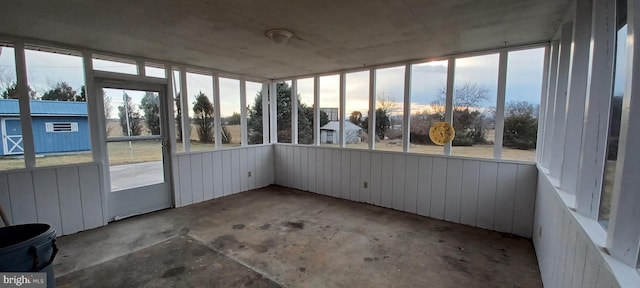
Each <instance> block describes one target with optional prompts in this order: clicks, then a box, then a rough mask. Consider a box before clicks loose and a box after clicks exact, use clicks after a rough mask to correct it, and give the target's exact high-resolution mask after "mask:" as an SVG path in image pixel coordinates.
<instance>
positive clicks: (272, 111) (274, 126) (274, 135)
mask: <svg viewBox="0 0 640 288" xmlns="http://www.w3.org/2000/svg"><path fill="white" fill-rule="evenodd" d="M276 85H277V84H276V83H275V82H273V81H272V82H269V119H270V120H271V121H270V122H269V129H270V131H269V135H270V136H271V143H278V111H277V110H278V95H277V93H278V92H277V87H276Z"/></svg>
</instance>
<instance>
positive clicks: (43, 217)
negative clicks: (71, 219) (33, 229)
mask: <svg viewBox="0 0 640 288" xmlns="http://www.w3.org/2000/svg"><path fill="white" fill-rule="evenodd" d="M33 177H34V179H37V181H34V182H33V189H34V191H35V197H36V198H35V202H36V210H37V211H38V222H40V223H47V224H49V225H51V227H53V228H54V229H56V232H57V233H58V235H60V234H61V233H62V218H61V216H60V204H59V203H60V200H59V199H58V178H57V176H56V170H55V169H46V170H39V171H34V172H33ZM83 200H84V198H83ZM100 203H101V201H99V202H98V204H100ZM100 211H102V207H100ZM100 217H102V213H100ZM100 222H102V219H100Z"/></svg>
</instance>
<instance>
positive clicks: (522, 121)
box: [502, 48, 544, 162]
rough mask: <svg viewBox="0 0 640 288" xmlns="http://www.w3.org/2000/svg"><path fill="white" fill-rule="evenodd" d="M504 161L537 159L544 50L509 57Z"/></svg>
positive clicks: (526, 51)
mask: <svg viewBox="0 0 640 288" xmlns="http://www.w3.org/2000/svg"><path fill="white" fill-rule="evenodd" d="M507 59H508V60H507V82H506V91H505V109H504V134H503V139H502V147H503V148H502V159H507V160H523V161H532V162H533V161H535V160H536V139H537V133H538V111H539V109H540V94H541V92H542V85H541V83H542V74H543V73H542V69H543V64H544V48H536V49H528V50H520V51H511V52H509V53H508V56H507Z"/></svg>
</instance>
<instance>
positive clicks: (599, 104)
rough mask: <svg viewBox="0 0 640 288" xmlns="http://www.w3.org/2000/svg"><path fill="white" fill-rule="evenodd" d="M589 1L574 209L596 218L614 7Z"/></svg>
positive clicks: (605, 133) (608, 104) (606, 126)
mask: <svg viewBox="0 0 640 288" xmlns="http://www.w3.org/2000/svg"><path fill="white" fill-rule="evenodd" d="M593 5H594V6H593V19H592V25H591V27H592V28H591V29H592V30H591V45H590V53H589V54H590V57H589V58H590V60H589V69H588V76H587V81H588V82H587V97H586V105H585V106H586V107H587V110H586V111H585V115H584V117H585V121H584V126H583V134H582V141H581V143H582V149H581V153H580V166H579V168H578V169H579V174H578V186H577V189H576V191H577V193H576V210H577V211H578V213H580V214H582V215H585V216H587V217H590V218H592V219H596V220H597V219H598V208H599V207H600V197H599V195H600V193H601V191H602V179H603V175H604V163H605V161H606V150H607V148H606V146H607V137H608V134H609V133H608V130H609V124H608V123H609V122H608V121H607V120H606V119H610V117H609V113H610V107H611V87H612V85H613V63H614V61H615V53H614V51H615V49H616V47H615V46H616V45H615V43H616V42H615V39H616V29H615V27H616V21H615V13H616V7H615V4H614V3H612V2H611V1H608V0H594V1H593Z"/></svg>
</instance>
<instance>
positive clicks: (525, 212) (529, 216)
mask: <svg viewBox="0 0 640 288" xmlns="http://www.w3.org/2000/svg"><path fill="white" fill-rule="evenodd" d="M537 179H538V170H537V169H536V167H535V166H530V165H518V174H517V177H516V181H517V182H516V190H515V203H514V210H513V213H514V214H513V228H512V231H513V234H517V235H522V236H524V237H528V238H531V234H532V232H533V231H532V229H533V227H532V226H531V223H533V209H534V206H533V205H531V203H535V197H536V194H535V192H536V184H537Z"/></svg>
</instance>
